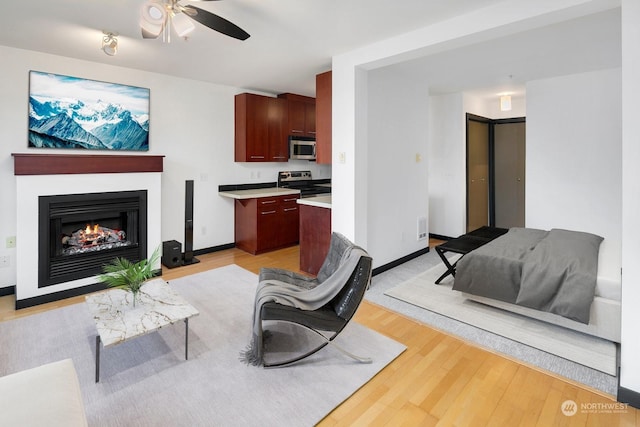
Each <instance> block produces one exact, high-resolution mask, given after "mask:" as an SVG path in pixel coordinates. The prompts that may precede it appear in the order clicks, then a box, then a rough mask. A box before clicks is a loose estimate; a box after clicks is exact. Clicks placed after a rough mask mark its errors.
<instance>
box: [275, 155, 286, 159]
mask: <svg viewBox="0 0 640 427" xmlns="http://www.w3.org/2000/svg"><path fill="white" fill-rule="evenodd" d="M273 158H274V159H286V158H287V156H274V157H273Z"/></svg>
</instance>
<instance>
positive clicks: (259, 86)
mask: <svg viewBox="0 0 640 427" xmlns="http://www.w3.org/2000/svg"><path fill="white" fill-rule="evenodd" d="M501 1H503V0H446V1H443V0H395V1H392V0H348V1H347V0H225V1H209V2H198V3H197V4H196V3H195V2H190V1H183V2H182V3H183V4H190V3H191V4H194V5H197V6H198V7H200V8H203V9H206V10H208V11H210V12H213V13H215V14H217V15H220V16H222V17H223V18H226V19H228V20H230V21H231V22H233V23H235V24H236V25H238V26H240V27H241V28H243V29H244V30H245V31H247V32H248V33H249V34H251V37H250V38H249V39H248V40H246V41H239V40H235V39H232V38H229V37H227V36H224V35H221V34H219V33H217V32H215V31H212V30H210V29H208V28H206V27H204V26H202V25H200V24H198V23H196V24H195V25H196V30H195V31H194V32H193V33H192V35H191V37H190V38H189V40H186V41H185V40H182V39H179V38H177V37H174V38H173V40H172V42H171V43H170V44H166V43H162V42H161V40H149V39H142V37H141V35H140V30H139V26H138V16H139V8H140V6H141V5H142V4H143V3H144V0H56V1H52V0H20V1H13V2H12V4H11V8H10V9H7V8H4V11H3V13H2V14H0V45H5V46H10V47H15V48H20V49H27V50H34V51H40V52H46V53H51V54H54V55H60V56H67V57H72V58H79V59H84V60H88V61H92V62H100V63H105V64H111V65H116V66H122V67H127V68H134V69H140V70H148V71H153V72H159V73H164V74H169V75H174V76H180V77H185V78H189V79H196V80H202V81H208V82H213V83H219V84H224V85H230V86H236V87H241V88H245V89H252V90H260V91H265V92H271V93H281V92H294V93H300V94H304V95H314V93H315V75H316V74H318V73H320V72H323V71H326V70H328V69H330V68H331V57H332V56H334V55H336V54H340V53H343V52H347V51H350V50H353V49H355V48H358V47H361V46H365V45H368V44H371V43H373V42H376V41H379V40H382V39H385V38H388V37H391V36H395V35H399V34H403V33H406V32H409V31H411V30H414V29H417V28H421V27H424V26H427V25H429V24H431V23H434V22H437V21H442V20H445V19H448V18H451V17H454V16H457V15H460V14H463V13H468V12H470V11H473V10H475V9H479V8H483V7H487V6H491V5H493V4H496V3H500V2H501ZM103 30H108V31H112V32H117V33H119V34H120V36H119V51H118V54H117V55H116V56H114V57H110V56H107V55H105V54H104V53H103V52H102V51H101V50H100V41H101V38H102V31H103ZM620 57H621V55H620V14H619V9H616V10H613V11H609V12H603V13H600V14H598V15H595V16H591V17H585V18H580V19H577V20H574V21H572V22H571V23H568V24H567V23H565V24H563V25H555V26H548V27H544V28H539V29H536V30H531V31H527V32H523V33H520V34H517V35H514V36H511V37H508V38H502V39H499V40H494V41H492V42H483V43H479V44H476V45H473V46H467V47H465V48H461V49H457V50H452V51H447V52H443V53H439V54H434V55H431V56H429V57H426V58H422V59H418V60H414V61H411V62H409V63H404V64H402V65H400V67H403V68H405V70H411V72H419V73H421V74H423V75H424V76H425V78H427V79H428V80H429V81H430V87H431V89H432V92H434V93H446V92H451V91H460V90H467V91H470V90H473V91H475V93H476V94H478V95H483V94H488V93H491V94H494V93H495V92H496V91H498V90H502V89H500V88H505V87H506V88H508V89H506V90H509V91H512V92H514V93H516V92H517V91H522V87H523V84H524V83H525V82H526V81H528V80H530V79H535V78H543V77H549V76H551V75H562V74H570V73H572V72H580V71H587V70H591V69H600V68H610V67H616V66H620V61H621V59H620ZM510 76H511V77H510Z"/></svg>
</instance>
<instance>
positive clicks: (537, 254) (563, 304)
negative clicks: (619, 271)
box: [453, 228, 603, 324]
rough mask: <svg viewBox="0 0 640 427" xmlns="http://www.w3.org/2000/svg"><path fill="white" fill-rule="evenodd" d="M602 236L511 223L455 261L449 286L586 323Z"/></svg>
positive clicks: (593, 292)
mask: <svg viewBox="0 0 640 427" xmlns="http://www.w3.org/2000/svg"><path fill="white" fill-rule="evenodd" d="M602 240H603V239H602V237H600V236H596V235H594V234H590V233H584V232H578V231H569V230H561V229H552V230H549V231H545V230H536V229H531V228H511V229H510V230H509V232H508V233H506V234H504V235H502V236H500V237H498V238H497V239H495V240H492V241H491V242H489V243H487V244H486V245H484V246H481V247H480V248H478V249H476V250H474V251H471V252H469V253H468V254H466V255H465V256H464V257H463V258H461V259H460V261H458V264H457V267H456V275H455V280H454V285H453V289H454V290H457V291H461V292H466V293H469V294H473V295H479V296H483V297H487V298H492V299H496V300H500V301H505V302H509V303H513V304H518V305H522V306H525V307H529V308H534V309H537V310H542V311H547V312H550V313H554V314H558V315H560V316H564V317H567V318H569V319H572V320H575V321H578V322H581V323H586V324H588V323H589V312H590V309H591V303H592V301H593V298H594V295H595V288H596V277H597V270H598V252H599V250H600V243H601V242H602Z"/></svg>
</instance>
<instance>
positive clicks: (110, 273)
mask: <svg viewBox="0 0 640 427" xmlns="http://www.w3.org/2000/svg"><path fill="white" fill-rule="evenodd" d="M159 258H160V247H159V246H158V247H157V248H156V250H155V251H153V254H152V255H151V258H149V259H143V260H141V261H138V262H136V263H133V262H131V261H129V260H128V259H126V258H120V257H118V258H115V259H113V260H112V261H111V263H109V264H106V265H105V266H103V267H102V271H104V273H105V274H101V275H100V276H98V280H99V281H100V282H101V283H104V284H106V285H107V286H108V287H110V288H123V289H127V290H129V291H130V292H131V293H132V294H133V305H134V306H135V304H136V299H137V296H138V292H140V288H141V287H142V285H143V284H144V282H146V281H147V280H149V279H150V278H152V277H153V276H154V273H153V266H154V265H155V264H156V262H157V261H158V259H159Z"/></svg>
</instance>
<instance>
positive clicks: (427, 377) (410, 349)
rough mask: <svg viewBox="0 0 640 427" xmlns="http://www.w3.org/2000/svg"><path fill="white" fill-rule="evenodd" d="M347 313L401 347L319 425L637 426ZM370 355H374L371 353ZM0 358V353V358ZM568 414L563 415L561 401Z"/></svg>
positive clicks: (210, 260) (256, 261)
mask: <svg viewBox="0 0 640 427" xmlns="http://www.w3.org/2000/svg"><path fill="white" fill-rule="evenodd" d="M198 258H199V259H200V261H201V262H200V263H198V264H194V265H191V266H186V267H180V268H176V269H173V270H168V269H165V268H163V277H164V278H165V279H166V280H171V279H175V278H178V277H182V276H185V275H188V274H192V273H196V272H200V271H205V270H208V269H212V268H217V267H221V266H224V265H228V264H237V265H239V266H241V267H243V268H246V269H247V270H250V271H253V272H254V273H258V271H259V269H260V267H263V266H273V267H281V268H286V269H289V270H296V271H297V270H298V268H299V261H298V258H299V252H298V248H297V247H292V248H287V249H282V250H279V251H275V252H271V253H268V254H264V255H259V256H252V255H249V254H247V253H245V252H242V251H240V250H238V249H230V250H226V251H221V252H217V253H213V254H207V255H201V256H198ZM81 301H84V297H76V298H70V299H67V300H64V301H60V302H55V303H50V304H44V305H41V306H38V307H33V308H27V309H22V310H19V311H18V312H16V311H15V310H14V308H13V307H14V302H15V299H14V296H5V297H2V298H0V321H4V320H9V319H13V318H16V317H20V316H28V315H31V314H34V313H38V312H41V311H44V310H50V309H53V308H56V307H61V306H65V305H69V304H74V303H78V302H81ZM355 320H356V321H357V322H358V323H360V324H362V325H365V326H368V327H369V328H371V329H374V330H376V331H378V332H380V333H382V334H384V335H386V336H388V337H390V338H393V339H395V340H396V341H398V342H401V343H403V344H404V345H406V346H407V350H406V351H405V352H404V353H402V354H401V355H400V356H399V357H398V358H397V359H396V360H395V361H393V362H392V363H391V364H389V365H388V366H387V367H386V368H385V369H384V370H382V371H381V372H380V373H379V374H378V375H377V376H376V377H374V378H373V379H372V380H371V381H369V382H368V383H367V384H365V385H364V386H363V387H362V388H361V389H360V390H358V391H357V392H356V393H354V394H353V395H352V396H351V397H350V398H349V399H348V400H346V401H345V402H343V404H342V405H340V406H338V407H337V408H336V409H335V410H334V411H333V412H332V413H331V414H329V415H328V416H327V417H326V418H325V419H324V420H322V421H321V422H320V423H319V425H320V426H436V425H438V426H473V427H476V426H500V427H502V426H509V427H511V426H542V427H546V426H565V425H566V426H607V427H610V426H640V415H639V411H638V410H636V409H634V408H632V407H625V406H624V405H621V404H617V405H616V402H615V400H614V399H612V398H611V396H607V395H605V394H602V393H600V392H598V391H596V390H590V389H588V388H586V387H584V386H581V385H579V384H576V383H572V382H571V381H568V380H565V379H563V378H560V377H558V376H555V375H552V374H548V373H545V372H543V371H541V370H539V369H537V368H535V367H531V366H527V365H525V364H523V363H520V362H518V361H516V360H513V359H509V358H507V357H504V356H501V355H498V354H495V353H493V352H491V351H487V350H484V349H482V348H480V347H478V346H477V345H475V344H471V343H467V342H465V341H463V340H461V339H458V338H456V337H454V336H451V335H449V334H447V333H442V332H439V331H437V330H435V329H433V328H431V327H428V326H425V325H424V324H421V323H419V322H417V321H415V320H412V319H410V318H407V317H405V316H403V315H400V314H398V313H395V312H393V311H390V310H387V309H386V308H384V307H381V306H378V305H375V304H372V303H369V302H367V301H365V302H363V304H362V305H361V307H360V309H359V310H358V312H357V314H356V317H355ZM372 356H373V357H375V355H372ZM0 363H1V360H0ZM567 401H572V402H575V406H574V408H575V409H576V414H575V415H573V416H567V415H564V414H563V412H562V408H563V406H564V407H565V408H568V409H571V406H570V404H571V402H569V403H565V402H567Z"/></svg>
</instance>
